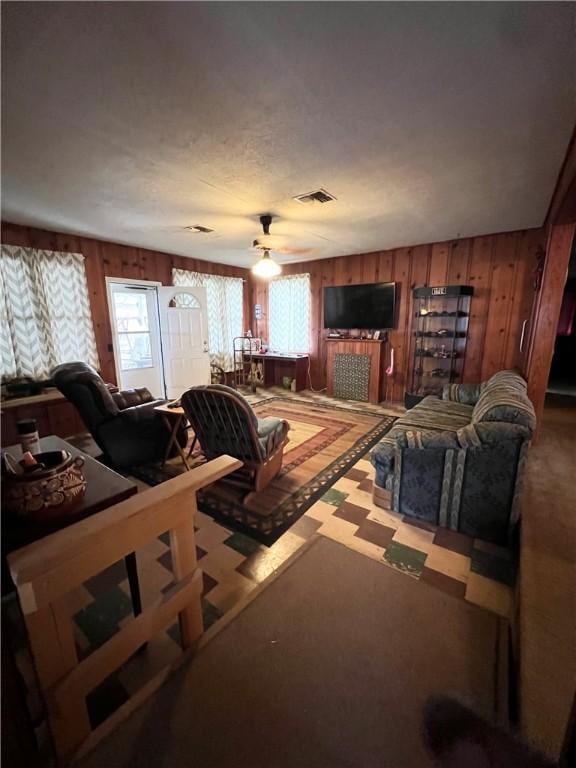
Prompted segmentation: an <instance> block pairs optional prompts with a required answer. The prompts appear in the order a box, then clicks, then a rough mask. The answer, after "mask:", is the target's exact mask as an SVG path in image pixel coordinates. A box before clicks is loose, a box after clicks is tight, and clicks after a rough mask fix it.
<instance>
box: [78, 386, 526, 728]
mask: <svg viewBox="0 0 576 768" xmlns="http://www.w3.org/2000/svg"><path fill="white" fill-rule="evenodd" d="M268 394H270V396H274V395H275V394H276V395H277V394H282V395H283V396H286V392H285V391H284V390H280V392H275V391H274V390H268V391H267V395H268ZM294 397H296V398H298V397H304V398H305V399H307V400H309V399H310V398H314V399H315V400H318V401H327V402H329V401H330V399H329V398H326V397H325V396H323V395H321V394H315V393H298V395H295V396H294ZM250 399H251V400H252V401H253V402H255V401H261V400H262V399H266V396H264V397H262V395H256V396H253V395H250ZM338 404H339V405H342V404H343V402H342V401H339V403H338ZM349 407H351V408H353V407H358V404H355V403H351V404H350V405H349ZM365 407H366V406H365V404H362V408H365ZM373 407H374V408H378V409H379V410H380V411H381V410H382V407H381V406H373ZM384 410H385V411H386V412H389V413H390V414H391V415H399V413H401V412H402V411H403V409H398V408H384ZM83 448H84V446H83ZM373 477H374V470H373V467H372V465H371V464H370V462H369V460H368V457H367V456H365V457H364V458H362V459H360V460H359V461H358V462H357V463H356V464H355V465H354V467H353V468H351V469H350V470H349V471H348V472H347V474H346V475H345V476H343V477H341V478H340V479H339V480H337V481H336V483H335V484H334V485H333V486H332V487H331V488H330V489H329V490H328V491H327V492H326V493H325V494H324V496H323V497H322V498H321V499H320V500H319V501H317V502H316V503H315V504H314V505H313V506H312V507H310V509H309V510H308V511H307V512H306V513H305V514H304V515H303V516H302V517H301V518H300V519H299V520H298V521H297V522H296V523H295V524H294V525H293V526H292V527H291V528H290V529H289V530H288V531H287V532H286V533H285V534H284V535H283V536H281V537H280V539H278V541H276V543H275V544H273V545H272V546H271V547H267V546H265V545H261V544H259V543H257V542H256V541H254V540H253V539H251V538H249V537H248V536H246V535H244V534H242V533H238V532H235V531H233V530H231V529H229V528H226V527H225V526H223V525H220V524H218V523H216V522H215V521H214V520H213V519H212V518H210V517H208V516H207V515H205V514H203V513H202V512H198V513H197V517H196V520H195V527H196V544H197V554H198V560H199V566H200V568H201V569H202V571H203V580H204V589H203V613H204V623H205V628H206V629H207V628H208V627H210V626H211V625H212V624H214V623H215V622H216V621H218V620H219V619H220V618H221V617H222V616H223V615H224V614H225V613H226V612H227V611H229V610H230V609H231V608H232V607H233V606H234V605H236V604H237V603H238V602H239V601H240V600H242V599H243V598H245V597H246V596H247V595H249V594H250V592H251V591H252V590H253V589H254V588H255V587H256V586H257V585H258V584H259V583H261V582H262V581H263V580H264V579H266V578H267V577H268V576H270V574H272V573H273V572H274V571H275V570H276V569H277V568H278V567H279V566H280V565H281V564H282V563H283V562H284V561H285V560H286V559H287V558H289V557H290V556H291V555H292V554H293V553H294V552H295V551H297V550H298V549H299V548H300V547H301V546H302V545H303V544H304V543H305V542H306V541H307V539H309V538H310V537H311V536H312V535H314V534H319V535H322V536H327V537H329V538H332V539H334V540H336V541H339V542H340V543H342V544H344V545H345V546H347V547H349V548H351V549H353V550H355V551H357V552H359V553H360V554H362V555H364V556H366V557H370V558H372V559H374V560H376V561H378V562H380V563H381V564H382V567H392V568H396V569H397V570H399V571H400V572H402V573H404V574H406V576H407V578H413V579H417V580H419V581H422V582H424V583H427V584H430V585H432V586H433V587H435V588H437V589H440V590H443V591H444V592H446V593H448V594H450V595H453V596H454V597H456V598H459V599H462V600H467V601H469V602H471V603H475V604H477V605H479V606H481V607H483V608H486V609H488V610H491V611H494V612H495V613H497V614H499V615H501V616H505V617H506V616H509V614H510V611H511V606H512V587H513V583H514V578H515V567H514V563H513V560H512V557H511V555H510V553H509V552H508V551H507V550H504V549H501V548H499V547H494V546H492V545H488V544H486V543H484V542H480V541H478V540H475V539H471V538H469V537H466V536H464V535H462V534H459V533H455V532H452V531H447V530H444V529H437V528H436V527H435V526H432V525H429V524H424V523H420V522H417V521H410V520H409V519H408V518H403V517H402V516H400V515H397V514H395V513H393V512H391V511H386V510H384V509H381V508H380V507H377V506H376V505H375V504H374V502H373V501H372V479H373ZM136 482H138V485H139V487H140V489H141V490H145V489H146V487H147V486H145V485H144V484H143V483H141V482H140V481H136ZM137 560H138V570H139V578H140V585H141V591H142V599H143V604H144V606H146V605H147V604H149V603H150V602H151V601H152V600H154V599H156V598H157V596H158V594H159V592H162V591H165V590H166V589H167V588H168V587H169V586H170V584H171V583H172V580H173V576H172V569H171V555H170V547H169V543H168V536H167V535H166V534H165V535H163V536H161V537H160V538H159V539H157V540H155V541H154V542H153V543H151V544H150V545H149V546H148V547H146V548H145V549H144V550H142V551H139V552H137ZM70 610H71V611H72V613H73V614H74V616H75V623H76V641H77V645H78V649H79V654H80V655H81V656H86V655H89V654H90V653H91V652H92V651H93V650H95V648H97V647H98V646H99V645H101V644H102V643H103V642H104V641H105V640H106V639H107V638H108V637H110V636H111V635H112V634H114V633H115V632H116V631H118V629H119V628H120V627H122V626H123V625H124V624H126V623H127V622H129V621H131V619H132V607H131V601H130V592H129V588H128V581H127V578H126V571H125V568H124V564H123V562H120V563H117V564H115V565H114V566H112V567H110V568H108V569H107V570H106V571H105V572H103V573H102V574H100V575H99V576H97V577H95V578H93V579H91V580H90V581H89V582H86V583H85V584H84V585H83V586H82V587H81V588H80V589H78V590H76V591H75V592H74V593H73V594H72V595H71V603H70ZM178 640H179V630H178V625H177V624H175V625H173V626H172V627H170V628H169V629H168V630H167V632H165V633H162V634H161V635H160V636H158V637H157V638H156V639H155V640H154V641H153V642H152V643H150V644H149V646H148V649H147V652H146V653H143V654H136V656H135V657H133V658H132V659H131V660H130V661H129V662H128V663H127V664H126V665H125V666H124V667H123V668H122V670H121V671H120V672H119V673H118V674H116V675H115V676H113V677H111V678H109V679H108V680H106V681H105V682H104V683H103V684H102V685H101V686H100V687H99V688H98V689H97V690H96V691H94V692H93V693H92V694H91V695H90V697H89V698H88V705H89V710H90V717H91V721H92V724H93V726H94V727H95V726H96V725H97V724H99V723H100V722H102V721H103V720H104V719H105V718H106V717H107V716H108V714H110V713H111V712H112V711H114V709H116V708H117V707H118V706H120V705H121V704H122V703H123V702H124V701H126V700H127V698H129V696H130V695H131V694H132V693H134V692H135V691H136V690H137V689H138V688H140V687H141V685H142V684H143V682H144V681H145V680H146V679H149V677H151V676H152V675H153V674H154V673H155V672H156V671H158V670H159V669H161V668H162V667H163V666H164V665H165V664H166V663H168V662H169V661H171V660H172V659H173V658H175V657H176V656H177V655H178V653H179V650H180V649H179V644H178Z"/></svg>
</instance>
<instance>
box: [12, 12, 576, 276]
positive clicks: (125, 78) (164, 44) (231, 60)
mask: <svg viewBox="0 0 576 768" xmlns="http://www.w3.org/2000/svg"><path fill="white" fill-rule="evenodd" d="M2 17H3V29H2V59H3V61H2V63H3V70H2V88H3V93H2V128H3V130H2V149H3V157H2V160H3V167H2V214H3V218H4V219H5V220H8V221H12V222H15V223H22V224H30V225H35V226H41V227H46V228H50V229H56V230H62V231H67V232H73V233H79V234H85V235H91V236H95V237H99V238H102V239H107V240H114V241H118V242H124V243H130V244H134V245H140V246H146V247H150V248H153V249H157V250H163V251H168V252H173V253H179V254H183V255H188V256H194V257H196V258H204V259H209V260H213V261H219V262H226V263H230V264H237V265H244V266H247V265H250V264H251V263H252V262H253V261H254V260H255V254H254V252H252V251H251V250H250V247H249V246H250V244H251V242H252V240H253V239H254V237H257V236H258V234H259V225H258V214H260V213H264V212H268V211H270V212H272V213H274V214H276V215H277V217H278V218H277V220H275V222H274V223H273V225H272V230H271V231H272V234H274V235H276V241H275V242H276V244H278V245H279V246H284V247H289V248H292V249H295V250H296V251H297V253H296V254H292V255H291V256H286V255H285V256H280V261H287V260H292V261H302V260H305V259H310V258H324V257H329V256H336V255H341V254H347V253H357V252H363V251H370V250H377V249H383V248H387V247H393V246H400V245H409V244H417V243H424V242H432V241H437V240H445V239H449V238H453V237H458V236H462V237H465V236H469V235H476V234H482V233H488V232H497V231H504V230H513V229H517V228H524V227H533V226H539V225H540V224H541V223H542V221H543V219H544V216H545V214H546V209H547V206H548V203H549V200H550V197H551V194H552V191H553V188H554V184H555V181H556V177H557V174H558V171H559V169H560V165H561V162H562V159H563V156H564V153H565V151H566V147H567V144H568V141H569V138H570V134H571V131H572V128H573V126H574V121H575V119H576V94H575V84H576V49H575V45H574V21H575V19H574V17H575V5H574V4H572V3H553V2H551V3H359V2H354V3H180V2H178V3H171V2H161V3H90V2H83V3H57V2H50V3H10V2H5V3H2ZM318 187H324V188H326V189H327V190H328V191H329V192H331V193H332V194H334V195H335V196H336V197H337V201H336V202H332V203H328V204H326V205H321V204H318V203H314V204H312V205H309V206H304V205H301V204H299V203H297V202H295V201H293V200H292V199H291V198H292V196H294V195H297V194H300V193H305V192H309V191H311V190H314V189H317V188H318ZM194 224H201V225H204V226H207V227H211V228H213V229H214V230H215V232H214V233H213V234H210V235H197V234H191V233H189V232H186V231H185V230H183V227H185V226H187V225H194Z"/></svg>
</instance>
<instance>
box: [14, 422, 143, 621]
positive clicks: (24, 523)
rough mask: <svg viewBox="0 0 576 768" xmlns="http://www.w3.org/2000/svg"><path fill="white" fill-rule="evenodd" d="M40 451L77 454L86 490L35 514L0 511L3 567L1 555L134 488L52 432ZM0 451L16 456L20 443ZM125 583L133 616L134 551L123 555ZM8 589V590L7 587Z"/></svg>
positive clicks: (136, 599) (136, 591)
mask: <svg viewBox="0 0 576 768" xmlns="http://www.w3.org/2000/svg"><path fill="white" fill-rule="evenodd" d="M40 448H41V449H42V451H69V452H70V453H71V454H72V456H74V457H76V456H81V457H82V458H83V459H84V466H83V467H82V472H83V473H84V477H85V478H86V491H85V493H84V495H83V496H82V497H81V498H80V499H79V500H78V503H77V504H75V505H74V507H72V508H68V509H66V508H64V509H58V508H57V507H55V508H50V509H43V510H40V511H38V512H36V513H30V514H28V515H26V516H25V517H16V516H15V515H8V514H7V513H6V512H4V511H3V513H2V554H3V558H2V563H3V568H4V563H5V557H6V555H7V554H9V553H10V552H13V551H14V550H16V549H20V548H21V547H24V546H26V545H27V544H31V543H32V542H33V541H38V539H43V538H44V537H45V536H49V535H50V534H51V533H55V531H59V530H61V529H62V528H67V527H68V526H70V525H74V523H77V522H78V521H79V520H83V519H84V518H86V517H90V516H91V515H95V514H97V513H98V512H101V511H102V510H103V509H106V508H107V507H111V506H113V505H114V504H118V502H120V501H124V500H125V499H128V498H129V497H130V496H133V495H134V494H135V493H137V491H138V487H137V486H136V484H135V483H133V482H132V481H131V480H127V479H126V478H125V477H122V475H119V474H118V473H117V472H114V471H113V470H112V469H109V468H108V467H106V466H105V465H104V464H101V463H100V462H99V461H96V460H95V459H93V458H91V457H90V456H87V455H86V454H85V453H82V452H81V451H79V450H78V449H77V448H75V447H74V446H73V445H70V443H67V442H66V441H65V440H62V438H60V437H56V435H50V436H49V437H41V438H40ZM3 450H6V451H8V452H9V453H11V454H12V456H14V458H16V459H19V458H20V457H21V455H22V450H21V448H20V445H10V446H8V448H5V449H3ZM125 562H126V571H127V573H128V582H129V584H130V594H131V596H132V605H133V608H134V615H137V614H139V613H140V612H141V610H142V604H141V600H140V585H139V583H138V570H137V567H136V555H135V554H134V552H132V553H131V554H129V555H127V556H126V558H125ZM11 586H12V584H11V579H10V577H9V576H8V578H6V573H5V574H4V578H3V593H5V592H6V591H10V587H11ZM7 588H8V589H7Z"/></svg>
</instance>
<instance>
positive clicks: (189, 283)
mask: <svg viewBox="0 0 576 768" xmlns="http://www.w3.org/2000/svg"><path fill="white" fill-rule="evenodd" d="M172 284H173V285H181V286H186V287H188V288H206V300H207V303H208V336H209V339H208V341H209V348H210V361H211V362H212V363H214V364H215V365H219V366H221V367H222V368H224V370H225V371H232V370H233V369H234V351H233V347H234V345H233V339H234V337H235V336H242V334H243V322H244V320H243V294H244V281H243V280H242V278H241V277H221V276H220V275H204V274H202V273H200V272H191V271H189V270H187V269H173V270H172Z"/></svg>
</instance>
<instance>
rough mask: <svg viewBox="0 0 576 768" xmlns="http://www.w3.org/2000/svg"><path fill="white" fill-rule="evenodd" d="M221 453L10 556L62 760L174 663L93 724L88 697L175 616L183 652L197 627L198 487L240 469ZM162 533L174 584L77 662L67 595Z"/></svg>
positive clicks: (94, 737) (130, 706) (113, 721)
mask: <svg viewBox="0 0 576 768" xmlns="http://www.w3.org/2000/svg"><path fill="white" fill-rule="evenodd" d="M241 466H242V463H241V462H240V461H237V460H236V459H232V458H230V457H229V456H221V457H220V458H218V459H215V460H214V461H210V462H208V463H206V464H203V465H202V466H200V467H198V468H196V469H193V470H192V471H190V472H186V473H184V474H182V475H180V476H178V477H176V478H174V479H172V480H169V481H168V482H165V483H162V484H161V485H158V486H156V487H155V488H151V489H149V490H147V491H144V492H143V493H140V494H137V495H136V496H133V497H132V498H130V499H128V500H127V501H124V502H122V503H120V504H117V505H115V506H114V507H110V508H109V509H107V510H104V511H103V512H100V513H99V514H97V515H94V516H93V517H90V518H88V519H86V520H83V521H81V522H79V523H76V524H75V525H73V526H69V527H68V528H65V529H63V530H62V531H59V532H58V533H55V534H53V535H51V536H48V537H46V538H44V539H42V540H40V541H37V542H35V543H34V544H31V545H30V546H28V547H25V548H23V549H20V550H18V551H17V552H14V553H12V554H11V555H10V556H9V557H8V563H9V566H10V572H11V574H12V578H13V580H14V583H15V585H16V587H17V590H18V596H19V600H20V604H21V607H22V612H23V614H24V619H25V622H26V627H27V630H28V636H29V642H30V648H31V651H32V655H33V658H34V665H35V667H36V672H37V676H38V682H39V685H40V689H41V692H42V694H43V696H44V699H45V703H46V709H47V714H48V721H49V725H50V730H51V733H52V737H53V740H54V747H55V750H56V755H57V757H58V759H59V762H60V763H61V764H64V763H67V762H69V761H70V760H71V759H72V758H73V757H74V756H78V755H79V754H82V753H84V752H86V751H88V749H90V748H92V747H93V746H94V744H95V743H96V742H97V741H98V740H99V739H100V738H102V736H103V735H104V734H105V733H107V732H109V731H110V730H112V728H114V727H115V726H116V725H117V724H118V722H120V721H121V720H122V719H123V718H125V717H126V716H127V715H128V714H129V713H130V712H131V711H133V710H134V709H135V707H137V706H138V705H139V704H140V703H141V702H142V701H143V700H144V699H145V698H147V697H148V696H149V695H150V694H151V693H152V692H153V691H154V690H156V688H158V686H159V685H160V684H161V683H162V682H163V680H165V679H166V677H167V675H168V674H169V673H170V672H171V671H172V668H173V667H175V666H177V664H178V663H179V662H180V663H181V660H180V659H179V660H177V662H173V663H172V664H171V665H169V666H168V667H166V668H164V669H163V670H162V671H161V672H160V673H158V674H157V675H156V676H155V677H154V678H153V679H152V680H151V681H150V682H148V683H147V684H146V685H145V686H144V687H143V688H142V689H140V691H138V692H137V693H136V695H134V696H132V697H131V698H130V699H129V700H128V701H127V702H126V703H125V704H124V705H123V706H122V707H120V709H118V710H116V712H115V713H114V714H113V715H111V717H110V718H108V720H107V721H105V722H104V723H103V724H102V725H101V726H99V727H98V728H96V729H95V730H92V728H91V725H90V721H89V717H88V709H87V705H86V696H87V694H89V693H90V691H92V690H93V689H94V688H95V687H96V686H98V685H99V684H100V683H101V682H102V681H103V680H105V679H106V678H107V677H108V676H109V675H110V674H111V673H113V672H114V671H115V670H117V669H118V668H119V667H121V665H122V664H123V663H124V662H125V661H127V660H128V659H129V658H130V657H131V656H132V655H133V654H134V653H135V652H136V651H137V650H138V649H139V648H141V647H142V646H143V645H144V644H145V643H146V642H148V641H149V640H150V639H151V638H152V637H153V636H154V635H155V634H157V633H158V632H161V631H163V630H164V629H166V628H167V627H169V626H170V625H171V624H172V622H173V621H174V620H175V619H176V617H178V619H179V623H180V636H181V643H182V647H183V649H184V652H186V650H187V649H190V648H193V647H194V645H195V644H196V642H197V641H198V639H199V637H200V635H201V634H202V631H203V625H202V611H201V595H202V573H201V571H200V569H199V568H198V565H197V561H196V545H195V537H194V515H195V512H196V491H198V490H199V489H200V488H203V487H205V486H207V485H210V484H211V483H213V482H215V481H216V480H218V479H220V478H222V477H224V476H225V475H227V474H229V473H230V472H233V471H234V470H236V469H239V468H240V467H241ZM166 531H169V533H170V547H171V551H172V564H173V571H174V581H175V583H174V585H173V587H172V588H171V589H170V590H169V591H168V592H166V593H165V594H164V595H162V596H161V597H159V598H158V599H157V600H156V601H155V602H154V603H153V604H152V605H150V606H149V607H148V608H146V609H145V610H144V611H143V612H142V613H141V614H140V615H138V616H136V617H135V618H134V619H133V620H132V621H130V622H129V623H128V624H127V625H126V626H124V627H123V629H121V630H120V631H119V632H118V633H117V634H115V635H114V636H113V637H111V638H110V639H109V640H108V641H107V642H105V643H104V644H103V645H102V646H100V647H99V648H98V649H97V650H96V651H94V652H93V653H92V654H91V655H90V656H88V657H87V658H86V659H84V660H82V661H79V660H78V656H77V653H76V645H75V642H74V624H73V617H72V614H71V611H70V610H69V608H68V605H69V601H68V598H69V594H70V592H71V591H72V590H74V589H75V588H77V587H79V586H80V585H81V584H83V583H84V582H85V581H86V580H87V579H90V578H91V577H93V576H95V575H97V574H98V573H100V572H101V571H103V570H105V569H106V568H108V567H109V566H110V565H112V564H114V563H116V562H118V560H121V559H122V558H123V557H124V556H125V555H127V554H129V553H131V552H135V551H137V550H138V549H140V548H141V547H144V546H146V545H147V544H148V543H149V542H151V541H153V540H154V539H155V538H157V537H158V536H159V535H160V534H162V533H165V532H166Z"/></svg>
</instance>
